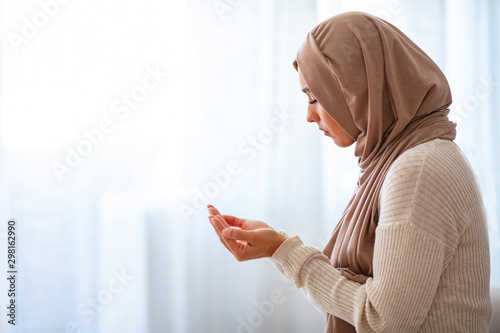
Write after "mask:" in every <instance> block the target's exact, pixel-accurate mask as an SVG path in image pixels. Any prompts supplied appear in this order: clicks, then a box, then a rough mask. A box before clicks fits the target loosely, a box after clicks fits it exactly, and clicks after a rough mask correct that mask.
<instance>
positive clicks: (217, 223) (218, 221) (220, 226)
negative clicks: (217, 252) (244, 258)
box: [211, 217, 237, 254]
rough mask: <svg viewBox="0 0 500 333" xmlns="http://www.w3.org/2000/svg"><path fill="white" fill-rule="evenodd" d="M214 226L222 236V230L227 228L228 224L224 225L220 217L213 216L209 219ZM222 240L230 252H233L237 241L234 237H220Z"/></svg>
mask: <svg viewBox="0 0 500 333" xmlns="http://www.w3.org/2000/svg"><path fill="white" fill-rule="evenodd" d="M211 220H212V222H213V224H214V226H215V228H216V229H217V231H218V232H219V234H220V235H221V236H222V231H223V230H224V229H226V228H229V226H225V225H224V224H223V223H222V221H221V220H223V219H222V218H217V217H214V218H212V219H211ZM222 240H223V242H224V243H225V244H226V245H227V246H228V247H229V250H230V251H231V252H233V254H234V250H235V249H236V247H237V242H236V241H235V240H234V239H229V238H225V237H222Z"/></svg>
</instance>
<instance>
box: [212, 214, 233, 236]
mask: <svg viewBox="0 0 500 333" xmlns="http://www.w3.org/2000/svg"><path fill="white" fill-rule="evenodd" d="M213 218H214V219H216V220H218V221H219V222H220V223H221V224H222V226H223V227H224V228H229V227H230V225H229V223H227V221H226V220H225V219H224V218H223V217H222V216H220V215H215V216H214V217H213ZM221 232H222V230H221Z"/></svg>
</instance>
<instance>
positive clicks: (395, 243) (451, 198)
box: [270, 139, 492, 333]
mask: <svg viewBox="0 0 500 333" xmlns="http://www.w3.org/2000/svg"><path fill="white" fill-rule="evenodd" d="M270 259H271V261H272V262H273V263H274V264H275V265H276V267H277V268H278V270H279V271H280V272H281V274H282V275H283V276H284V277H285V278H287V279H288V280H290V281H292V282H293V283H294V284H295V285H296V286H297V287H298V288H303V292H304V294H305V295H306V297H307V298H308V299H309V300H310V302H312V303H313V304H314V305H315V306H316V307H318V308H319V309H320V310H321V311H323V312H328V313H331V314H333V315H334V316H337V317H340V318H341V319H343V320H345V321H347V322H349V323H351V324H352V325H354V326H355V327H356V330H357V331H358V332H384V333H389V332H397V333H401V332H432V333H436V332H446V333H450V332H476V333H477V332H487V331H488V326H489V323H490V321H491V318H492V306H491V301H490V293H489V282H490V257H489V247H488V234H487V225H486V216H485V212H484V208H483V203H482V198H481V194H480V192H479V188H478V185H477V181H476V178H475V176H474V173H473V171H472V169H471V167H470V165H469V163H468V162H467V160H466V158H465V157H464V155H463V154H462V152H461V150H460V149H459V148H458V147H457V145H456V144H455V143H454V142H452V141H449V140H442V139H435V140H432V141H429V142H426V143H423V144H420V145H418V146H416V147H414V148H412V149H409V150H407V151H406V152H405V153H403V154H402V155H401V156H399V157H398V158H397V159H396V161H395V162H394V163H393V165H392V166H391V168H390V170H389V173H388V174H387V177H386V179H385V181H384V184H383V187H382V190H381V195H380V202H379V222H378V226H377V229H376V234H375V248H374V256H373V278H371V277H370V278H369V279H368V280H367V281H366V284H359V283H357V282H354V281H352V280H349V279H347V278H345V277H343V276H342V275H341V274H340V273H339V271H338V270H337V269H335V268H334V267H333V266H332V265H331V263H330V261H329V259H328V257H326V256H325V255H324V254H323V253H322V252H321V251H320V250H319V249H317V248H315V247H313V246H308V245H304V244H303V243H302V241H301V240H300V238H299V237H298V236H295V237H291V238H289V239H287V240H286V241H285V242H284V243H283V244H282V245H281V246H280V247H279V248H278V249H277V250H276V251H275V253H274V254H273V256H272V257H271V258H270Z"/></svg>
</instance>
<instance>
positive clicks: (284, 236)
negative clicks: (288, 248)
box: [270, 230, 289, 257]
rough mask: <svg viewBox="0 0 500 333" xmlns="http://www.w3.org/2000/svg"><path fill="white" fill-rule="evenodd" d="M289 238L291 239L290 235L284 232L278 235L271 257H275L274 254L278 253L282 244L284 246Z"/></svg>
mask: <svg viewBox="0 0 500 333" xmlns="http://www.w3.org/2000/svg"><path fill="white" fill-rule="evenodd" d="M288 238H289V237H288V235H287V234H286V233H285V232H284V231H283V230H281V231H280V232H278V233H277V235H276V242H275V243H274V246H273V249H272V253H271V255H270V257H272V256H273V254H274V252H276V250H277V249H278V248H279V247H280V246H281V244H283V243H284V242H285V241H286V240H287V239H288Z"/></svg>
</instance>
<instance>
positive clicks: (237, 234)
mask: <svg viewBox="0 0 500 333" xmlns="http://www.w3.org/2000/svg"><path fill="white" fill-rule="evenodd" d="M222 236H224V237H225V238H229V239H237V240H242V241H246V242H248V243H250V244H251V243H252V242H253V241H254V240H255V234H254V232H253V231H251V230H242V229H240V228H225V229H224V230H222Z"/></svg>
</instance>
